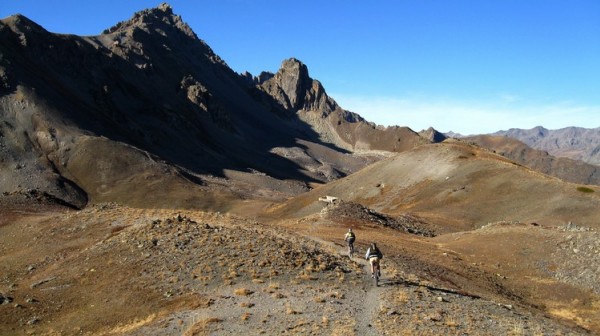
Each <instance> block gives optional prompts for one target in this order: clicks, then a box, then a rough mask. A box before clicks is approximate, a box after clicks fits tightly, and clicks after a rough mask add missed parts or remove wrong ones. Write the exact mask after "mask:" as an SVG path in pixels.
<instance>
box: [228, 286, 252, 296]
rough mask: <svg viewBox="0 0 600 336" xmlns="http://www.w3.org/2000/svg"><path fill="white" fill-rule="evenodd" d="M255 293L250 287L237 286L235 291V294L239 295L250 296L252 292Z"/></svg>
mask: <svg viewBox="0 0 600 336" xmlns="http://www.w3.org/2000/svg"><path fill="white" fill-rule="evenodd" d="M252 293H254V292H253V291H251V290H249V289H248V288H236V289H235V290H234V291H233V294H235V295H239V296H248V295H250V294H252Z"/></svg>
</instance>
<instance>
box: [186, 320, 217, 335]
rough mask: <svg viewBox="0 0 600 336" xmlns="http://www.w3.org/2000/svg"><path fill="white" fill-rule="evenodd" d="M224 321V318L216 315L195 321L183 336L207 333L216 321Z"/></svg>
mask: <svg viewBox="0 0 600 336" xmlns="http://www.w3.org/2000/svg"><path fill="white" fill-rule="evenodd" d="M220 322H223V320H221V319H219V318H216V317H208V318H205V319H203V320H200V321H198V322H196V323H194V325H193V326H191V327H190V328H188V329H187V330H185V331H184V332H183V334H182V336H199V335H206V334H208V332H209V331H210V329H211V327H212V325H213V324H215V323H220Z"/></svg>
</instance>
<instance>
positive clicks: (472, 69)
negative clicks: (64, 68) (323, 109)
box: [0, 0, 600, 134]
mask: <svg viewBox="0 0 600 336" xmlns="http://www.w3.org/2000/svg"><path fill="white" fill-rule="evenodd" d="M161 2H162V1H146V0H136V1H133V0H132V1H81V0H78V1H71V0H68V1H53V0H46V1H34V0H19V1H17V0H14V1H11V0H5V1H2V3H0V16H1V17H6V16H8V15H11V14H15V13H21V14H23V15H25V16H27V17H29V18H30V19H32V20H34V21H36V22H37V23H39V24H40V25H42V26H43V27H44V28H46V29H47V30H49V31H52V32H58V33H72V34H78V35H97V34H99V33H100V32H101V31H102V30H103V29H106V28H109V27H110V26H112V25H114V24H116V23H117V22H119V21H123V20H127V19H129V18H130V17H131V16H132V15H133V13H134V12H136V11H139V10H141V9H144V8H150V7H156V6H158V5H159V4H160V3H161ZM168 3H169V4H171V5H172V6H173V9H174V12H175V13H176V14H179V15H181V16H182V18H183V20H184V21H186V22H187V23H188V24H189V25H190V26H191V27H192V29H193V30H194V31H195V32H196V34H197V35H198V36H199V37H200V38H201V39H203V40H204V41H206V42H207V43H208V44H209V45H210V46H211V47H212V48H213V50H214V51H215V52H216V53H217V54H219V55H220V56H221V57H222V58H223V59H224V60H225V61H226V62H227V63H228V64H229V66H230V67H231V68H232V69H233V70H235V71H237V72H243V71H246V70H247V71H249V72H251V73H253V74H258V73H260V72H261V71H263V70H266V71H271V72H275V71H277V69H278V68H279V66H280V64H281V62H282V60H284V59H286V58H289V57H296V58H298V59H300V60H301V61H303V62H304V63H305V64H306V65H307V66H308V68H309V72H310V75H311V77H313V78H315V79H318V80H319V81H321V83H323V85H324V87H325V89H326V90H327V92H328V94H329V95H330V96H332V97H333V98H334V99H335V100H336V101H337V102H338V103H339V104H340V105H341V106H342V107H343V108H345V109H347V110H351V111H353V112H357V113H359V114H360V115H362V116H363V117H364V118H366V119H367V120H369V121H373V122H375V123H377V124H381V125H400V126H408V127H411V128H412V129H413V130H415V131H419V130H421V129H425V128H428V127H429V126H432V127H434V128H436V129H437V130H439V131H442V132H447V131H454V132H458V133H462V134H476V133H490V132H494V131H497V130H504V129H508V128H512V127H515V128H532V127H535V126H538V125H541V126H544V127H546V128H549V129H558V128H562V127H567V126H580V127H587V128H595V127H600V1H596V0H589V1H584V0H570V1H554V0H543V1H542V0H531V1H527V0H520V1H516V0H502V1H476V0H472V1H463V0H453V1H447V0H445V1H441V0H428V1H420V0H412V1H408V0H407V1H402V0H398V1H391V0H380V1H372V2H368V1H355V0H329V1H316V0H306V1H288V0H218V1H215V0H211V1H183V0H172V1H169V2H168Z"/></svg>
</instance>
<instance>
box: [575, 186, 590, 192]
mask: <svg viewBox="0 0 600 336" xmlns="http://www.w3.org/2000/svg"><path fill="white" fill-rule="evenodd" d="M577 191H581V192H582V193H593V192H594V189H590V188H588V187H577Z"/></svg>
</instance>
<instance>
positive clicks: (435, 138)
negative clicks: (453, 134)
mask: <svg viewBox="0 0 600 336" xmlns="http://www.w3.org/2000/svg"><path fill="white" fill-rule="evenodd" d="M419 135H421V136H422V137H424V138H425V139H427V140H429V141H431V142H434V143H437V142H442V141H444V140H446V139H447V138H448V137H447V136H446V135H444V134H443V133H441V132H438V131H437V130H436V129H435V128H433V127H429V128H428V129H427V130H422V131H421V132H419Z"/></svg>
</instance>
